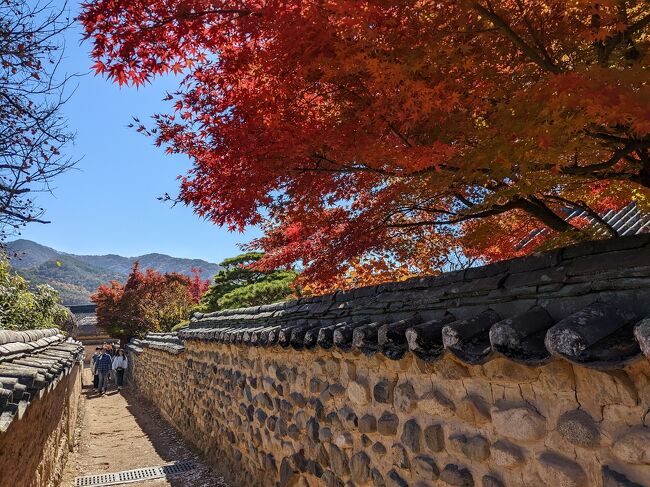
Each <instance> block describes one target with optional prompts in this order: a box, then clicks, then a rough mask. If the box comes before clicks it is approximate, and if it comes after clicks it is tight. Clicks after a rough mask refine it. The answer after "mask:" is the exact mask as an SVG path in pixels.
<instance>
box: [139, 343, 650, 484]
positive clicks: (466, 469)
mask: <svg viewBox="0 0 650 487" xmlns="http://www.w3.org/2000/svg"><path fill="white" fill-rule="evenodd" d="M130 355H131V364H132V368H131V370H132V372H133V375H132V376H131V379H132V381H133V383H134V385H135V386H136V387H137V388H138V389H139V391H140V392H141V393H142V394H144V395H145V396H146V397H148V398H149V399H150V400H152V401H153V402H154V403H155V404H156V406H157V407H158V408H160V410H161V411H162V412H163V414H164V415H165V416H167V418H168V419H169V420H170V421H171V422H172V423H173V424H175V425H176V427H177V428H178V430H179V431H180V432H181V433H182V434H183V435H184V436H185V437H186V438H187V439H188V440H189V441H190V442H192V443H193V444H194V445H195V446H196V447H197V448H199V449H200V450H201V451H203V452H204V453H205V454H206V455H207V456H208V458H209V459H210V460H211V461H213V462H214V463H215V464H216V465H218V466H219V467H220V468H221V469H222V472H223V473H224V474H225V475H227V476H229V477H230V480H231V481H232V482H233V485H238V486H257V485H260V486H273V485H278V483H279V485H281V486H290V485H300V486H307V485H310V486H316V485H327V486H343V485H348V486H351V485H357V486H364V485H374V486H377V487H380V486H384V485H386V486H406V485H411V486H421V487H422V486H425V485H452V486H473V485H476V486H479V485H483V486H490V487H496V486H500V485H507V486H528V487H530V486H543V485H548V486H554V487H555V486H603V485H604V486H607V487H611V486H637V485H650V414H649V411H650V383H649V381H650V364H649V363H648V361H647V360H642V361H639V362H637V363H635V364H634V365H631V366H628V367H626V368H624V369H621V370H616V371H614V372H607V371H597V370H590V369H586V368H584V367H579V366H574V365H571V364H569V363H567V362H564V361H559V360H557V361H553V362H550V363H548V364H545V365H542V366H540V367H537V368H530V367H527V366H524V365H519V364H515V363H512V362H510V361H507V360H505V359H495V360H492V361H490V362H488V363H487V364H485V365H483V366H468V365H465V364H462V363H459V362H458V361H456V360H455V359H454V358H453V357H445V358H444V359H442V360H441V361H439V362H437V363H435V364H427V363H425V362H423V361H422V360H420V359H418V358H417V357H414V356H413V355H409V356H407V357H405V358H404V359H402V360H399V361H391V360H388V359H386V358H385V357H383V356H381V355H374V356H372V357H368V356H365V355H363V354H359V353H357V354H350V353H347V354H344V355H343V354H341V353H339V352H337V351H334V352H325V351H317V352H296V351H293V350H291V351H288V350H283V349H281V348H275V349H271V350H269V349H263V348H251V347H242V346H236V345H228V346H226V345H220V344H206V343H201V342H198V341H192V340H188V341H186V343H185V350H184V352H182V353H180V354H171V353H168V352H165V351H162V350H158V349H155V348H145V349H144V350H143V351H142V352H141V353H138V354H135V353H131V354H130ZM436 480H439V481H440V482H441V483H440V484H437V483H436ZM346 482H352V483H347V484H346Z"/></svg>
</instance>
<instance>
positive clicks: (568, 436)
mask: <svg viewBox="0 0 650 487" xmlns="http://www.w3.org/2000/svg"><path fill="white" fill-rule="evenodd" d="M556 428H557V431H558V433H560V434H561V435H562V437H563V438H564V439H565V440H567V441H569V442H570V443H573V444H574V445H577V446H581V447H584V448H596V447H597V446H598V445H599V444H600V431H599V430H598V427H597V426H596V423H595V422H594V420H593V418H592V417H591V416H590V415H589V414H588V413H587V412H585V411H583V410H581V409H575V410H573V411H568V412H566V413H564V414H563V415H562V416H560V418H559V419H558V421H557V427H556Z"/></svg>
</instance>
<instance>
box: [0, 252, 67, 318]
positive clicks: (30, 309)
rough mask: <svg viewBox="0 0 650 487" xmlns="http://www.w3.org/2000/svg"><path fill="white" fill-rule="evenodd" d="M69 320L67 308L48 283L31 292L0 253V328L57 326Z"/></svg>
mask: <svg viewBox="0 0 650 487" xmlns="http://www.w3.org/2000/svg"><path fill="white" fill-rule="evenodd" d="M69 322H70V311H69V310H68V309H67V308H65V307H63V306H61V305H60V304H59V295H58V293H57V292H56V291H55V290H54V289H52V288H51V287H50V286H48V285H39V286H36V288H35V289H34V290H33V291H32V290H30V288H29V282H28V281H26V280H25V279H23V278H22V277H20V276H19V275H17V274H16V273H15V272H14V271H13V269H12V268H11V265H10V264H9V261H8V259H7V257H6V256H5V255H2V256H0V329H9V330H29V329H33V328H53V327H56V328H60V327H62V326H65V325H66V324H68V323H69Z"/></svg>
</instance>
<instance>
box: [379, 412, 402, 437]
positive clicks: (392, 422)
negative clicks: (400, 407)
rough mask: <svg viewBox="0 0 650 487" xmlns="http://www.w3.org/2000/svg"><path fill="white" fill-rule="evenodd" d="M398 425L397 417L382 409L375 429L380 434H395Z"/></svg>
mask: <svg viewBox="0 0 650 487" xmlns="http://www.w3.org/2000/svg"><path fill="white" fill-rule="evenodd" d="M398 426H399V418H398V417H397V415H396V414H393V413H391V412H390V411H384V413H383V414H382V415H381V416H380V418H379V421H377V431H379V434H381V435H382V436H395V435H396V434H397V427H398Z"/></svg>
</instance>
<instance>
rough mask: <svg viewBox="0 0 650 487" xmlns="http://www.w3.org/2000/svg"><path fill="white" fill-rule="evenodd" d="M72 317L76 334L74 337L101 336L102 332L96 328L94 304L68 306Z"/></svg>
mask: <svg viewBox="0 0 650 487" xmlns="http://www.w3.org/2000/svg"><path fill="white" fill-rule="evenodd" d="M68 308H69V309H70V311H71V312H72V316H73V317H74V320H75V322H76V324H77V333H76V335H75V336H80V337H84V336H86V337H87V336H97V335H103V334H104V332H103V331H102V330H100V329H99V328H98V327H97V314H96V313H95V310H96V305H94V304H75V305H70V306H68Z"/></svg>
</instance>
